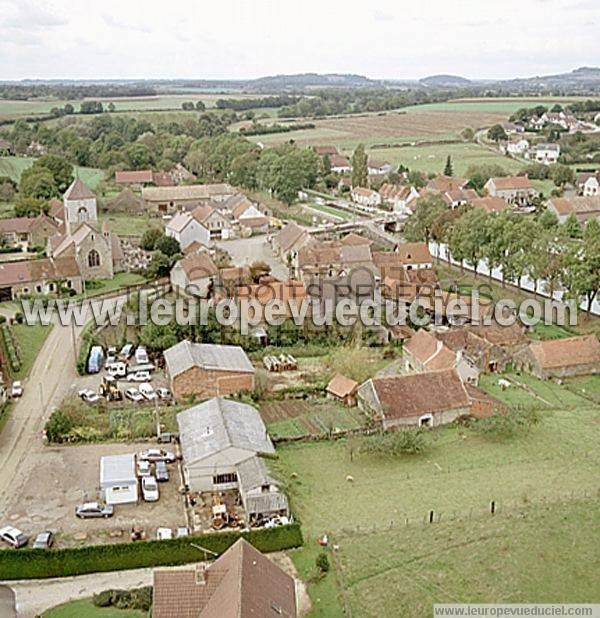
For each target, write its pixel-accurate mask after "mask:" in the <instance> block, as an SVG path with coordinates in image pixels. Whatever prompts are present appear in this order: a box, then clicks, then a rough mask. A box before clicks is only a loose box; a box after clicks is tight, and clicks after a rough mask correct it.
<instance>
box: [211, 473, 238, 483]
mask: <svg viewBox="0 0 600 618" xmlns="http://www.w3.org/2000/svg"><path fill="white" fill-rule="evenodd" d="M224 483H237V474H236V473H235V472H230V473H228V474H215V475H214V476H213V485H223V484H224Z"/></svg>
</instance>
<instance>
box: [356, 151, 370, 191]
mask: <svg viewBox="0 0 600 618" xmlns="http://www.w3.org/2000/svg"><path fill="white" fill-rule="evenodd" d="M368 184H369V165H368V158H367V153H366V152H365V146H364V144H359V145H358V146H357V147H356V149H355V150H354V153H353V155H352V186H353V187H367V186H368Z"/></svg>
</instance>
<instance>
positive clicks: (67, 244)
mask: <svg viewBox="0 0 600 618" xmlns="http://www.w3.org/2000/svg"><path fill="white" fill-rule="evenodd" d="M55 216H56V219H57V221H58V223H59V230H60V231H59V233H58V234H56V235H54V236H52V237H50V238H49V239H48V256H49V257H53V258H58V257H66V256H73V257H74V258H75V260H76V262H77V264H78V265H79V269H80V271H81V276H82V277H83V279H111V278H112V277H113V276H114V274H115V273H117V272H120V271H122V270H124V266H123V264H124V256H123V249H122V247H121V241H120V240H119V237H118V236H117V235H116V234H113V233H112V232H111V231H110V230H109V228H108V226H107V225H106V223H105V224H104V225H102V226H100V225H99V221H98V208H97V203H96V196H95V195H94V193H93V192H92V191H91V190H90V189H89V187H87V186H86V185H85V184H84V183H83V182H82V181H81V180H80V179H79V178H76V179H75V180H74V181H73V182H72V183H71V186H70V187H69V188H68V189H67V191H66V192H65V194H64V196H63V208H62V212H60V211H58V212H57V213H56V215H55Z"/></svg>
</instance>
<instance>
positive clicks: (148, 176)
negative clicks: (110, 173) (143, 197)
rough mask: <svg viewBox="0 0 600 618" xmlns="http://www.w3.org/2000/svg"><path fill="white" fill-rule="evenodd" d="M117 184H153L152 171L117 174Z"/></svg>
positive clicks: (121, 172)
mask: <svg viewBox="0 0 600 618" xmlns="http://www.w3.org/2000/svg"><path fill="white" fill-rule="evenodd" d="M115 182H116V183H117V184H123V185H128V184H144V183H146V182H153V175H152V170H131V171H129V170H123V171H120V172H115Z"/></svg>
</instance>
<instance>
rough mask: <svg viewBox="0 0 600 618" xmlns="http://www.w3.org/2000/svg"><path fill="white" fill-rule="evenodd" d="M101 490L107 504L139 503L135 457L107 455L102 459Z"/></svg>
mask: <svg viewBox="0 0 600 618" xmlns="http://www.w3.org/2000/svg"><path fill="white" fill-rule="evenodd" d="M100 490H101V491H102V497H103V498H104V501H105V502H106V504H129V503H131V502H137V499H138V479H137V476H136V473H135V458H134V456H133V455H107V456H105V457H102V458H101V459H100Z"/></svg>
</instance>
